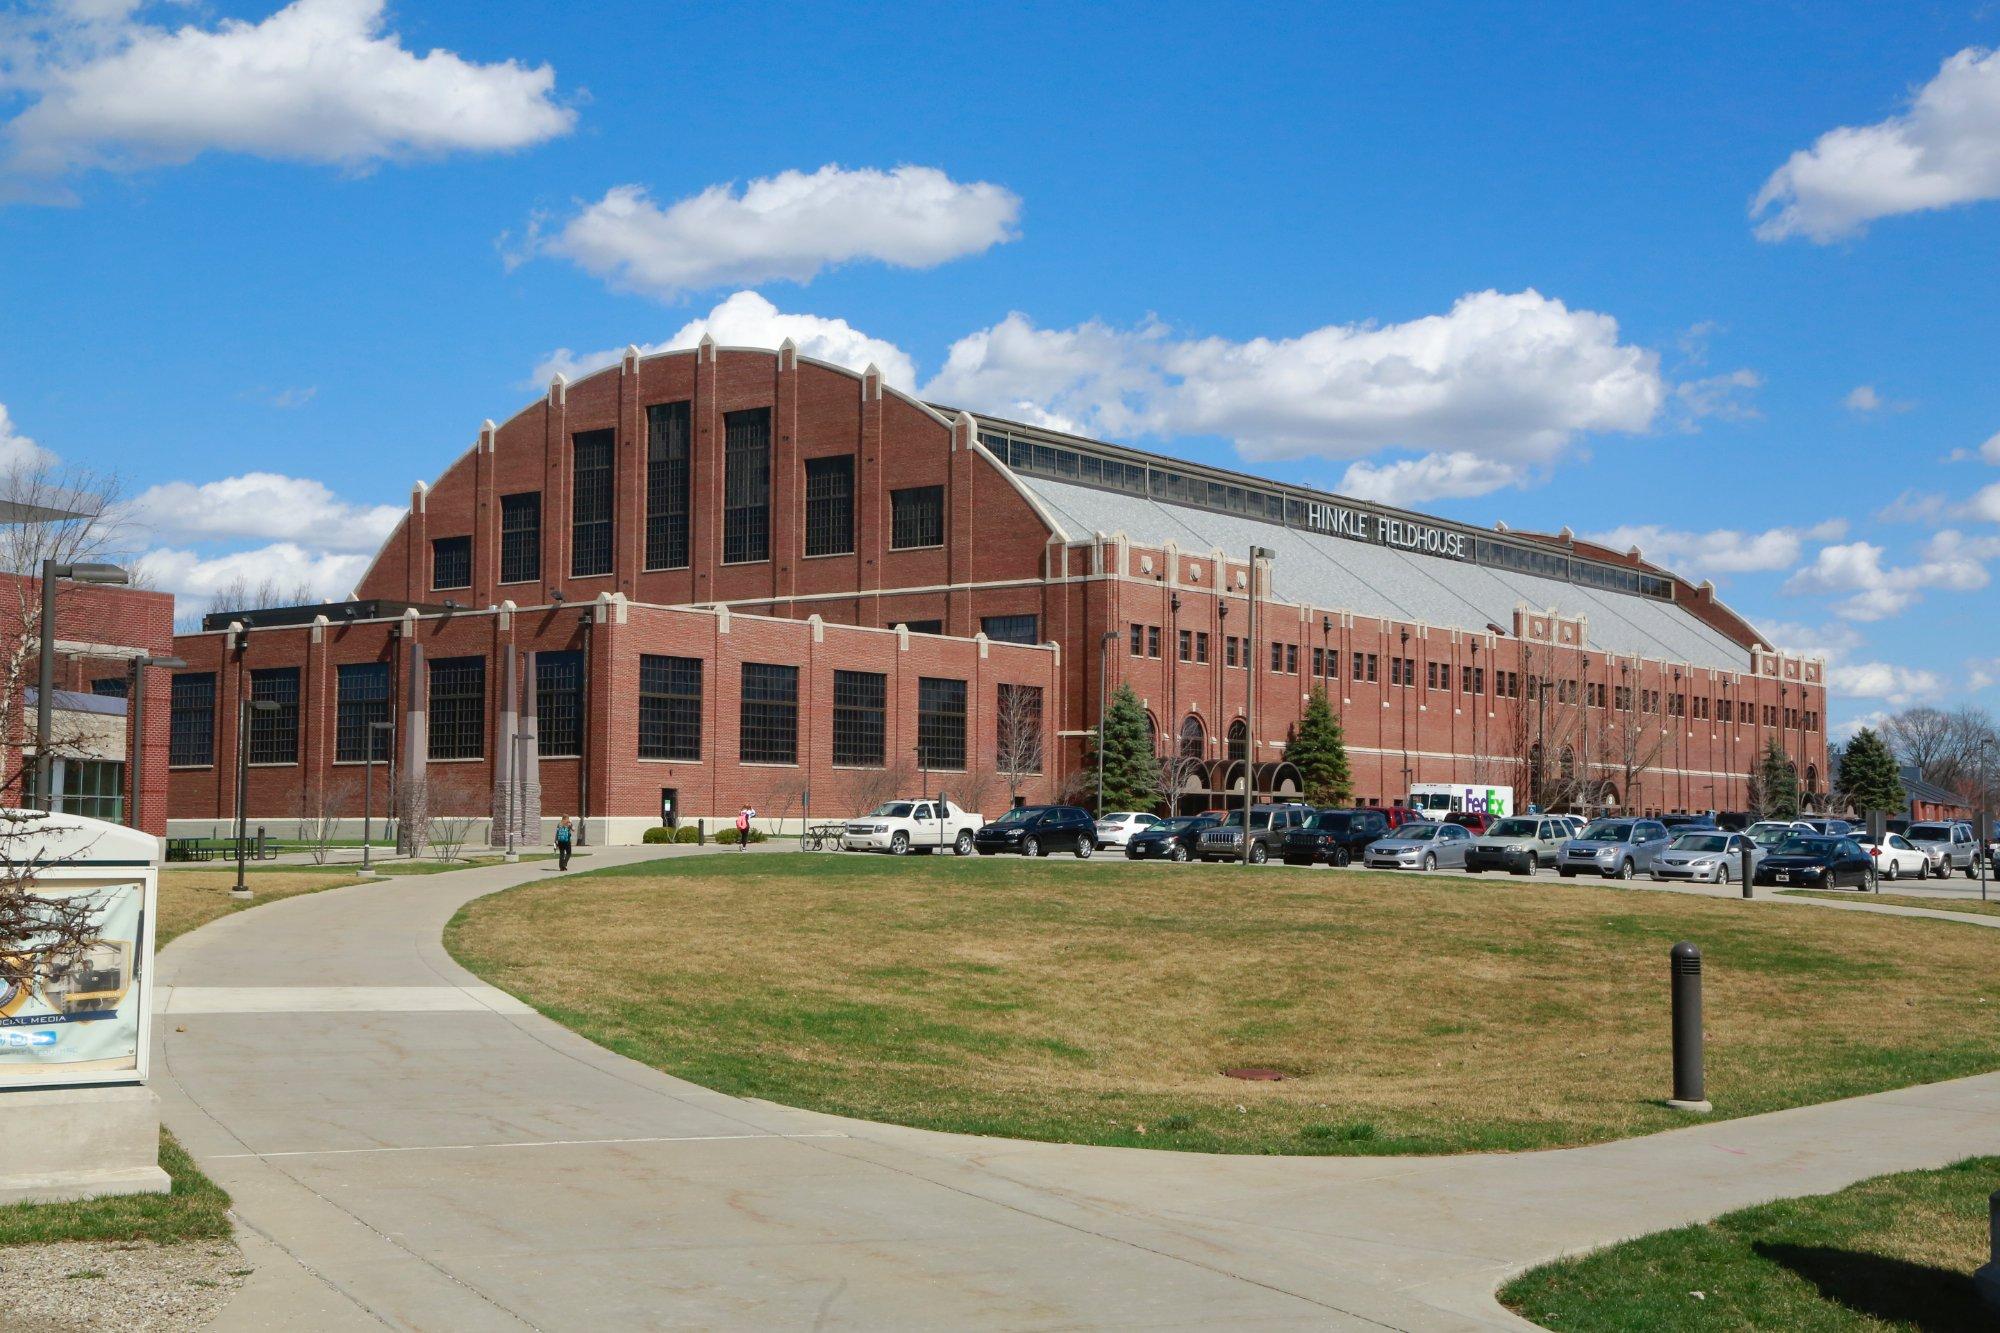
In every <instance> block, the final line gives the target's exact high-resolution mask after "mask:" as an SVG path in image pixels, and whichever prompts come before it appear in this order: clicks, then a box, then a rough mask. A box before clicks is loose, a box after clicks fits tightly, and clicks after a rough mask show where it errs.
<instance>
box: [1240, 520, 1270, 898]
mask: <svg viewBox="0 0 2000 1333" xmlns="http://www.w3.org/2000/svg"><path fill="white" fill-rule="evenodd" d="M1277 558H1278V553H1277V552H1276V551H1273V550H1272V549H1271V548H1270V547H1268V546H1253V547H1251V548H1250V571H1249V579H1248V584H1249V586H1248V588H1247V589H1246V590H1247V591H1248V592H1249V594H1250V604H1249V606H1248V607H1247V608H1245V614H1246V616H1247V617H1248V619H1247V620H1246V621H1245V623H1244V626H1243V633H1244V635H1245V636H1246V637H1247V638H1248V640H1249V649H1250V657H1249V660H1248V661H1246V662H1245V663H1244V664H1243V848H1242V851H1243V864H1244V865H1246V866H1247V865H1249V864H1250V807H1251V806H1253V805H1255V804H1256V803H1257V677H1258V676H1260V675H1262V674H1263V671H1264V667H1263V661H1264V657H1263V653H1262V652H1261V651H1260V646H1259V644H1258V643H1257V562H1258V561H1259V560H1276V559H1277Z"/></svg>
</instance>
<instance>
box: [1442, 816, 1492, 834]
mask: <svg viewBox="0 0 2000 1333" xmlns="http://www.w3.org/2000/svg"><path fill="white" fill-rule="evenodd" d="M1444 822H1445V823H1447V824H1456V825H1458V826H1459V827H1460V828H1462V829H1464V830H1465V831H1466V832H1467V833H1470V834H1471V835H1472V836H1474V837H1475V838H1476V837H1478V836H1479V835H1480V834H1482V833H1484V832H1486V830H1487V829H1490V828H1492V827H1493V816H1492V815H1489V814H1483V813H1481V812H1480V811H1477V810H1454V811H1452V812H1451V813H1450V814H1448V815H1446V816H1445V817H1444Z"/></svg>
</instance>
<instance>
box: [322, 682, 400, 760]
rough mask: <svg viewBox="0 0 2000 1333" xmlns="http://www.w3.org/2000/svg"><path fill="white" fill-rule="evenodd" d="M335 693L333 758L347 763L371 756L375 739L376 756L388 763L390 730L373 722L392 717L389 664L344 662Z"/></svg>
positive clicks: (334, 687) (334, 689)
mask: <svg viewBox="0 0 2000 1333" xmlns="http://www.w3.org/2000/svg"><path fill="white" fill-rule="evenodd" d="M333 694H334V703H333V757H334V758H335V759H337V760H339V761H340V762H341V763H343V764H358V763H361V762H363V761H365V760H366V759H367V758H368V749H369V742H370V740H371V739H372V740H373V742H374V749H375V758H376V759H378V760H380V761H382V762H384V763H386V762H387V761H388V758H389V733H388V732H387V731H375V730H373V729H372V727H371V725H370V724H371V723H375V722H387V721H388V720H389V664H388V663H387V662H343V663H341V665H340V666H339V667H338V668H337V670H336V673H335V676H334V686H333Z"/></svg>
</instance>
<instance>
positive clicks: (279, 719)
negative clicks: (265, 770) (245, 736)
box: [249, 667, 299, 764]
mask: <svg viewBox="0 0 2000 1333" xmlns="http://www.w3.org/2000/svg"><path fill="white" fill-rule="evenodd" d="M266 700H268V701H269V702H271V703H274V704H276V705H278V706H277V708H276V709H264V708H252V709H250V710H249V711H250V762H251V763H253V764H296V763H297V762H299V669H298V668H297V667H260V668H258V669H257V670H255V671H252V672H251V673H250V701H251V702H252V703H253V704H254V703H258V702H262V701H266Z"/></svg>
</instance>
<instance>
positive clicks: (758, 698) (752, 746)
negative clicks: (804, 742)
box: [737, 662, 799, 764]
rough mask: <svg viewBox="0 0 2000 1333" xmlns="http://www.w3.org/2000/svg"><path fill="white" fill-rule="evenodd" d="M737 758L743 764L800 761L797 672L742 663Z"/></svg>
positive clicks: (760, 664)
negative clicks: (741, 700) (741, 692)
mask: <svg viewBox="0 0 2000 1333" xmlns="http://www.w3.org/2000/svg"><path fill="white" fill-rule="evenodd" d="M742 699H743V702H742V706H741V713H740V723H741V725H740V727H739V734H738V738H737V757H738V758H739V759H740V760H741V761H742V762H743V763H746V764H795V763H797V762H798V761H799V669H798V668H797V667H794V666H779V665H777V664H775V663H771V662H745V663H744V664H743V695H742Z"/></svg>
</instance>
